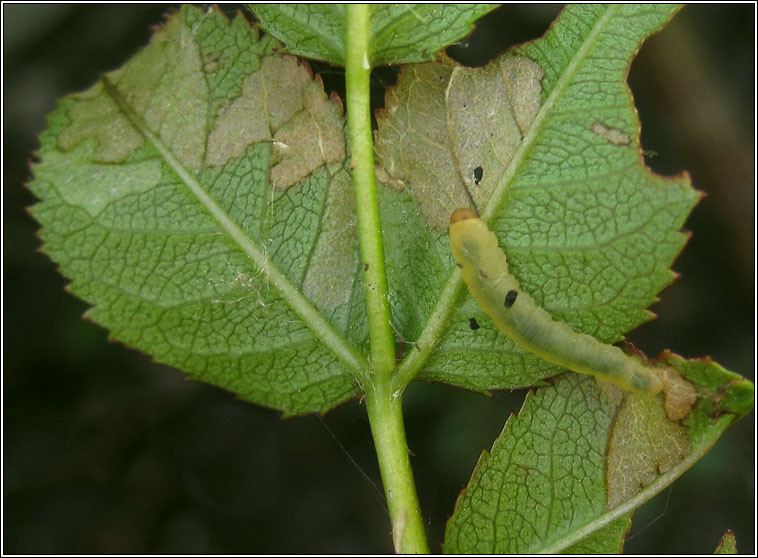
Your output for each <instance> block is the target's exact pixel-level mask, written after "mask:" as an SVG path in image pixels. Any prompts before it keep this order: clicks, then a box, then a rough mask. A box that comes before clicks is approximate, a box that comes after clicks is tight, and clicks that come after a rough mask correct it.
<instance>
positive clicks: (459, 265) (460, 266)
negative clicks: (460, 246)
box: [455, 263, 463, 269]
mask: <svg viewBox="0 0 758 558" xmlns="http://www.w3.org/2000/svg"><path fill="white" fill-rule="evenodd" d="M455 265H457V266H458V267H459V268H461V269H463V266H462V265H461V264H459V263H456V264H455Z"/></svg>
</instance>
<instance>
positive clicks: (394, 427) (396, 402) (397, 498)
mask: <svg viewBox="0 0 758 558" xmlns="http://www.w3.org/2000/svg"><path fill="white" fill-rule="evenodd" d="M402 407H403V398H402V396H399V397H394V396H393V395H392V390H391V389H390V385H389V383H388V382H386V383H385V382H383V383H381V385H378V383H377V385H374V386H371V387H369V389H367V390H366V411H367V412H368V418H369V422H370V423H371V433H372V434H373V436H374V445H375V446H376V455H377V458H378V460H379V469H380V470H381V472H382V483H383V484H384V493H385V495H386V497H387V509H388V510H389V513H390V519H391V520H392V542H393V544H394V545H395V552H396V553H398V554H429V546H428V545H427V542H426V532H425V531H424V522H423V520H422V518H421V508H420V507H419V504H418V497H417V496H416V485H415V484H414V481H413V471H412V469H411V463H410V460H409V459H408V446H407V444H406V440H405V428H404V426H403V409H402Z"/></svg>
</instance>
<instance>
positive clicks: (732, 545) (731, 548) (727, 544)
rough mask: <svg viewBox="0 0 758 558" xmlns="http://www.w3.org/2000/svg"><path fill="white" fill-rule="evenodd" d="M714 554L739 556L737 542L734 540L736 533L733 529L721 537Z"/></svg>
mask: <svg viewBox="0 0 758 558" xmlns="http://www.w3.org/2000/svg"><path fill="white" fill-rule="evenodd" d="M713 553H714V554H737V540H736V539H735V538H734V533H732V530H731V529H727V530H726V533H724V535H723V536H722V537H721V540H720V541H719V544H718V546H717V547H716V550H714V551H713Z"/></svg>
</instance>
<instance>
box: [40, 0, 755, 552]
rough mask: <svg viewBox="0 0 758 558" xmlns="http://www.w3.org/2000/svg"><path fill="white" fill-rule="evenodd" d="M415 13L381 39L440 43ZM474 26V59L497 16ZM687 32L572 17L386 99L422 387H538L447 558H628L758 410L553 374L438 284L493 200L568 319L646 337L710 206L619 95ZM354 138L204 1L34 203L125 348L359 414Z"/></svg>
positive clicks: (67, 108)
mask: <svg viewBox="0 0 758 558" xmlns="http://www.w3.org/2000/svg"><path fill="white" fill-rule="evenodd" d="M289 9H293V10H295V11H297V12H298V13H299V14H300V15H302V13H303V12H302V11H300V10H305V9H306V8H302V7H296V8H293V7H289V8H288V7H286V6H280V7H270V5H269V7H260V6H258V7H255V8H254V10H255V13H256V15H258V16H259V17H260V18H261V19H262V21H263V22H264V23H266V21H267V19H266V15H265V13H264V12H265V11H266V10H279V12H277V14H278V15H281V13H284V11H286V10H289ZM307 9H310V10H315V11H316V12H319V14H321V15H320V16H319V17H325V16H324V14H326V13H327V12H330V11H331V12H333V11H334V10H336V11H337V12H339V13H342V12H340V10H342V9H343V8H341V7H336V6H334V7H332V6H329V7H311V8H307ZM392 9H396V8H390V7H387V8H381V7H379V8H377V9H376V10H377V12H376V13H375V14H374V15H375V16H376V17H377V20H376V21H382V20H381V18H380V17H379V16H381V15H382V13H383V12H381V10H388V11H387V14H390V15H392V14H395V12H391V10H392ZM397 9H398V10H400V11H399V12H397V14H401V15H402V14H404V15H406V16H412V17H411V18H410V19H407V18H402V17H401V18H398V19H396V20H393V21H394V23H393V25H396V26H397V27H392V26H391V25H389V24H388V26H387V28H388V29H400V30H405V31H406V32H407V31H408V29H412V28H413V27H412V25H411V23H409V22H411V21H417V22H418V21H425V22H426V23H427V24H428V21H429V20H430V19H431V20H433V21H435V22H436V21H437V20H436V19H434V17H433V15H431V14H433V12H434V9H433V8H426V7H423V8H414V9H413V10H407V9H404V10H403V9H400V8H397ZM445 9H448V10H452V9H453V8H445ZM455 9H456V10H458V11H459V15H460V14H463V15H460V18H459V19H458V20H457V21H458V22H459V25H457V27H456V33H457V35H456V38H457V37H460V36H462V34H463V32H462V31H461V30H462V29H465V30H468V29H469V28H470V25H471V22H472V21H473V19H475V15H476V14H479V13H483V12H484V11H487V10H488V9H490V8H489V7H487V10H485V9H484V8H476V9H473V8H472V9H468V8H455ZM424 10H430V11H424ZM675 11H676V8H675V7H671V6H661V5H648V6H646V7H642V8H640V7H635V6H631V5H611V6H605V5H582V6H573V7H570V8H568V9H567V10H565V11H564V13H563V15H562V16H561V18H560V19H559V20H558V21H557V22H556V23H555V24H554V26H553V27H552V28H551V30H550V31H549V32H548V33H547V34H546V35H545V37H543V38H542V39H540V40H537V41H534V42H531V43H527V44H525V45H522V46H520V47H518V48H516V49H514V50H512V51H510V52H508V53H506V54H504V55H503V56H501V57H500V58H499V59H497V60H495V61H493V62H492V63H490V64H489V65H488V66H485V67H484V68H477V69H470V68H464V67H461V66H458V65H457V64H455V63H454V62H452V61H451V60H449V59H446V58H444V57H440V58H438V59H437V60H436V61H435V62H429V63H425V64H416V65H409V66H407V67H406V68H404V69H403V71H402V73H401V75H400V78H399V81H398V83H397V85H396V86H394V87H393V88H392V89H391V90H390V91H389V92H388V94H387V102H386V104H385V108H384V109H383V111H382V113H381V114H380V115H379V117H378V123H379V130H378V131H377V133H376V153H377V163H378V165H379V167H378V176H379V178H380V179H381V181H382V183H383V186H382V187H381V188H380V192H379V203H380V210H381V215H382V224H383V229H384V230H383V233H384V241H385V253H386V266H387V275H388V281H389V284H390V291H389V297H390V304H391V307H392V316H393V329H394V331H395V332H396V335H397V342H398V348H399V353H400V355H401V356H405V357H406V359H409V358H410V357H411V356H413V354H414V351H417V349H418V347H417V346H416V341H417V340H419V339H427V340H429V341H428V342H429V343H430V345H431V347H432V350H431V351H430V357H429V358H428V360H426V361H425V362H424V363H423V366H421V367H420V370H419V374H418V377H419V378H421V379H426V380H436V381H443V382H446V383H450V384H452V385H456V386H459V387H463V388H466V389H470V390H475V391H483V392H485V391H488V390H492V389H504V388H524V387H529V386H545V387H544V388H541V389H539V390H538V391H537V392H536V393H534V394H531V395H529V396H528V397H527V399H526V401H525V403H524V407H523V409H522V410H521V412H520V413H519V415H518V417H514V418H511V419H510V420H509V421H508V423H507V424H506V426H505V428H504V431H503V435H502V436H501V438H500V439H499V440H498V441H497V442H496V443H495V445H494V446H493V449H492V452H491V453H490V454H484V455H483V456H482V458H481V460H480V463H479V465H478V466H477V469H476V471H475V473H474V477H473V479H472V483H471V484H470V485H469V487H468V488H467V489H466V491H465V492H464V494H463V495H462V497H461V499H460V500H459V502H458V504H457V506H456V511H455V513H454V515H453V517H452V518H451V520H450V523H449V524H448V530H447V536H446V542H445V550H446V551H450V552H483V553H484V552H486V553H490V552H513V553H515V552H537V551H554V552H558V551H562V552H577V553H597V552H618V551H620V549H621V547H622V544H623V537H624V535H625V533H626V532H627V530H628V528H629V525H630V521H631V513H632V512H633V510H634V509H635V508H636V507H637V506H638V505H640V504H641V503H642V502H644V501H645V500H646V499H648V498H649V497H651V496H652V495H653V494H655V493H656V492H657V491H659V490H660V489H662V488H663V486H665V485H666V484H667V483H669V482H671V481H672V480H673V479H674V478H675V477H676V476H678V475H680V474H681V473H682V471H683V470H684V469H686V467H688V466H689V464H691V462H693V460H694V459H696V458H697V457H698V456H700V455H702V453H704V452H705V451H707V448H709V447H710V445H712V443H713V442H714V441H715V439H716V438H717V437H718V434H719V433H720V432H721V431H723V429H724V428H725V427H726V426H727V425H728V424H729V423H730V422H732V421H733V419H734V418H735V417H739V416H742V415H744V414H746V413H747V412H749V411H750V410H752V407H753V399H752V384H750V382H747V381H746V380H744V379H742V378H740V377H739V376H736V375H735V374H732V373H730V372H728V371H725V370H723V369H722V368H720V367H719V366H718V365H717V364H715V363H713V362H711V361H709V360H707V359H704V360H693V361H687V360H685V359H682V358H681V357H678V356H676V355H674V354H671V353H665V354H664V355H662V356H661V357H659V358H658V359H657V360H656V361H654V362H652V361H651V362H650V365H651V366H654V367H655V368H656V369H659V370H660V371H661V373H663V372H664V371H667V372H666V373H670V374H672V375H673V377H675V378H677V380H676V381H677V382H679V384H677V385H683V386H685V387H686V389H684V393H685V395H683V396H681V397H680V398H679V399H677V398H676V397H675V396H674V395H672V394H673V393H674V388H673V387H671V388H670V389H669V387H668V385H669V384H667V390H666V393H665V394H659V395H646V396H639V395H630V394H627V393H622V392H620V391H619V390H617V389H616V388H613V387H612V386H607V385H604V384H602V383H598V382H597V381H596V380H595V379H594V378H591V377H587V376H578V375H576V374H573V373H568V374H566V375H562V376H558V375H560V374H561V373H563V372H564V371H563V370H561V369H559V368H556V367H555V366H553V365H550V364H548V363H546V362H544V361H542V360H540V359H538V358H537V357H535V356H533V355H531V354H529V353H527V352H524V351H523V350H521V349H520V348H519V347H517V346H515V345H514V344H513V343H512V342H511V341H510V340H509V339H506V338H505V337H504V336H503V335H502V334H500V333H499V332H498V331H497V330H496V329H495V327H494V326H493V325H492V323H491V322H490V320H489V318H488V317H487V316H486V315H484V314H483V313H482V312H481V311H480V310H479V309H478V308H477V307H476V305H475V304H474V303H473V301H472V300H471V299H470V298H469V297H468V295H466V296H462V297H459V299H455V297H454V295H453V294H450V293H454V292H456V291H455V290H454V289H453V290H448V289H445V288H444V287H445V285H446V284H449V283H450V282H451V281H455V280H456V274H457V271H456V269H455V266H454V262H453V260H452V257H451V255H450V252H449V244H448V242H447V234H446V223H447V219H448V217H449V215H450V213H452V211H453V210H454V209H455V208H456V207H459V206H470V205H472V203H475V204H476V206H477V208H478V209H479V210H480V212H481V214H482V216H483V217H484V218H485V219H486V220H487V221H488V224H489V226H490V228H491V229H492V230H493V231H494V232H495V233H496V235H497V237H498V240H499V242H500V246H501V248H503V250H504V251H505V253H506V255H507V258H508V261H509V265H510V268H511V272H512V273H513V274H514V275H515V276H516V277H517V278H518V279H519V282H520V284H521V287H522V288H523V289H524V290H526V291H527V292H529V293H530V294H531V295H532V297H533V298H534V299H535V301H536V302H537V303H538V304H540V305H541V306H542V307H544V308H545V309H546V310H547V311H549V312H550V313H551V314H553V316H554V317H555V318H556V319H558V320H562V321H565V322H567V323H569V324H570V325H571V326H572V327H573V328H575V329H576V330H578V331H581V332H583V333H588V334H590V335H594V336H595V337H597V338H598V339H600V340H602V341H604V342H609V343H612V342H616V341H618V340H620V339H621V338H622V336H623V334H624V333H625V332H627V331H628V330H630V329H631V328H633V327H636V326H637V325H639V324H640V323H642V322H644V321H645V320H647V319H649V317H650V313H649V312H648V311H647V308H648V306H649V305H650V304H651V303H653V302H654V301H655V300H656V296H657V294H658V293H659V292H660V291H661V290H662V289H663V288H664V287H665V286H667V285H668V284H669V283H670V282H671V281H672V279H673V274H672V272H671V271H670V267H671V264H672V262H673V260H674V258H675V257H676V255H677V254H678V252H679V251H680V250H681V249H682V247H683V245H684V243H685V241H686V236H685V235H684V234H682V233H681V232H680V228H681V226H682V224H683V223H684V220H685V219H686V217H687V215H688V213H689V211H690V210H691V208H692V207H693V206H694V204H695V203H696V202H697V200H698V199H699V194H698V193H697V192H696V191H694V190H693V189H692V188H691V186H690V184H689V179H688V178H687V177H686V176H684V175H683V176H680V177H676V178H673V179H664V178H662V177H658V176H655V175H653V174H652V173H651V172H650V171H649V170H648V169H647V168H646V167H645V165H644V161H643V159H642V155H641V151H640V145H639V126H640V125H639V121H638V119H637V116H636V113H635V109H634V106H633V102H632V99H631V95H630V92H629V90H628V88H627V86H626V84H625V78H626V74H627V71H628V68H629V64H630V62H631V59H632V57H633V56H634V54H635V53H636V51H637V50H638V48H639V46H640V44H641V42H642V41H643V40H644V39H645V37H647V36H648V35H649V34H651V33H653V32H655V31H656V30H658V29H659V28H660V27H661V26H662V25H663V24H664V23H665V22H666V21H667V20H668V19H669V18H670V17H671V16H672V14H673V13H674V12H675ZM280 12H281V13H280ZM322 12H323V13H322ZM337 12H335V13H337ZM270 13H273V12H269V14H270ZM314 13H315V12H314ZM450 13H453V12H448V14H450ZM397 14H395V15H397ZM338 15H339V14H338ZM385 15H386V14H385ZM416 16H420V17H421V19H418V18H417V17H416ZM390 19H391V18H390ZM443 21H444V20H443ZM332 23H333V24H335V25H338V26H339V25H344V21H342V20H339V18H338V19H337V21H336V22H332ZM404 26H405V27H404ZM430 35H433V34H430ZM340 36H342V35H340ZM382 36H383V37H385V39H382V40H383V41H384V42H381V41H379V42H377V45H379V46H382V48H384V50H381V49H379V48H378V46H377V49H376V50H375V53H378V52H386V53H390V54H384V55H382V56H379V55H377V58H376V59H375V60H374V61H373V62H374V63H383V62H395V63H397V62H399V61H403V60H404V58H403V56H409V52H410V51H411V50H412V49H406V50H403V47H402V44H401V43H393V40H391V38H390V37H391V36H392V34H388V35H382ZM399 36H400V35H399ZM446 37H447V36H446ZM430 40H431V39H430ZM436 40H437V42H438V43H439V44H442V43H444V42H445V41H450V40H452V39H450V38H449V37H447V38H444V40H443V39H440V38H439V37H437V39H436ZM432 44H435V45H437V46H435V50H436V49H437V48H439V45H438V44H437V43H434V42H430V43H428V44H427V43H424V45H425V46H424V47H423V48H422V49H420V50H418V51H417V52H416V53H415V55H418V56H421V55H422V54H423V56H421V57H420V58H418V60H428V59H429V56H428V54H429V52H427V51H425V50H424V49H427V48H431V46H429V45H432ZM398 45H400V46H398ZM290 46H291V45H290ZM317 46H318V45H317ZM443 46H444V45H443ZM390 47H392V48H398V49H400V50H399V51H397V52H394V53H393V51H392V50H391V48H390ZM319 48H321V47H320V46H319ZM293 50H295V49H293ZM401 51H402V52H401ZM421 51H423V52H421ZM298 52H299V51H298ZM335 52H337V53H339V49H337V50H335ZM419 52H421V54H419ZM431 52H433V51H431ZM301 54H305V55H309V54H308V53H307V52H302V53H301ZM310 55H311V56H314V57H316V58H323V59H326V60H330V61H332V62H336V63H338V62H339V56H338V54H334V55H333V54H328V53H327V54H323V55H321V54H319V55H316V54H310ZM331 56H335V57H336V58H334V59H332V58H330V57H331ZM343 130H344V115H343V112H342V107H341V104H340V102H339V100H338V99H336V98H327V96H326V95H325V94H324V92H323V88H322V86H321V82H320V80H319V79H318V78H316V79H314V78H313V76H312V75H311V74H310V71H309V69H308V67H307V66H306V65H304V64H301V63H298V61H297V60H296V59H295V58H293V57H291V56H288V55H286V54H282V45H281V44H280V43H278V42H277V41H276V40H275V39H273V38H272V37H270V36H268V35H264V36H260V35H259V33H258V31H257V29H256V28H254V27H250V26H249V24H248V23H247V22H246V21H245V20H244V19H243V18H242V17H241V16H238V17H237V18H235V19H234V20H232V21H231V22H230V21H228V20H227V19H226V18H225V17H224V16H223V15H221V14H220V13H219V12H218V11H217V10H210V11H208V12H202V11H200V10H198V9H196V8H193V7H187V6H185V7H183V8H182V9H181V11H180V12H179V13H178V14H176V15H175V16H172V17H171V18H170V19H169V20H168V21H167V23H166V24H165V26H163V27H162V28H161V29H159V30H158V31H157V32H156V34H155V36H154V38H153V40H152V41H151V44H150V45H149V46H148V47H146V48H145V49H144V50H143V51H142V52H140V53H139V54H138V55H136V56H135V57H134V58H133V59H132V60H130V61H129V62H128V63H127V64H126V65H125V66H124V67H123V68H121V69H119V70H117V71H115V72H112V73H110V74H107V75H106V76H104V78H103V80H102V81H101V82H99V83H98V84H96V85H94V86H93V87H92V88H91V89H90V90H88V91H86V92H84V93H81V94H78V95H72V96H69V97H67V98H64V99H63V100H61V101H60V103H59V106H58V107H57V109H56V110H55V111H54V112H53V113H52V114H51V115H50V117H49V121H48V128H47V130H46V131H45V132H44V133H43V134H42V136H41V138H40V139H41V148H40V150H39V152H38V157H39V160H40V162H39V163H38V164H35V165H34V174H35V179H34V181H33V182H32V183H31V184H30V186H29V187H30V189H31V190H32V191H33V192H34V193H35V194H36V195H37V196H38V197H39V198H40V199H41V200H42V201H41V202H40V203H39V204H37V205H35V206H34V207H33V208H32V209H31V211H32V213H33V215H34V216H35V218H37V220H38V221H39V222H40V223H41V224H42V229H41V230H40V237H41V238H42V240H43V241H44V246H43V250H44V251H45V253H47V254H48V255H49V256H50V257H51V258H52V259H54V260H55V261H56V262H58V264H59V265H60V269H61V272H62V273H63V274H64V275H65V276H66V277H68V278H69V279H70V280H71V283H70V285H69V289H70V290H71V291H72V292H73V293H74V294H76V295H77V296H79V297H81V298H82V299H84V300H86V301H87V302H88V303H89V304H90V305H91V308H90V310H89V311H88V313H87V315H88V316H89V317H90V318H91V319H93V320H94V321H96V322H97V323H99V324H101V325H103V326H104V327H106V328H107V329H108V330H109V331H110V334H111V336H112V337H113V338H114V339H116V340H118V341H120V342H123V343H125V344H127V345H129V346H132V347H135V348H138V349H140V350H142V351H144V352H146V353H147V354H149V355H151V356H152V357H153V358H155V359H156V360H157V361H160V362H163V363H166V364H169V365H172V366H175V367H176V368H179V369H181V370H183V371H185V372H186V373H188V374H189V375H190V377H192V378H194V379H198V380H202V381H205V382H209V383H212V384H215V385H218V386H221V387H223V388H225V389H228V390H230V391H232V392H234V393H236V394H237V395H239V396H240V397H242V398H245V399H247V400H250V401H253V402H256V403H258V404H261V405H266V406H269V407H272V408H275V409H279V410H281V411H283V412H284V413H285V414H287V415H290V414H304V413H310V412H325V411H327V410H329V409H331V408H333V407H335V406H337V405H339V404H341V403H344V402H345V401H347V400H349V399H350V398H352V397H355V396H356V395H357V394H359V392H360V387H359V385H358V383H357V381H356V377H360V376H359V371H361V370H365V369H367V368H368V366H367V357H366V356H365V352H366V350H367V347H368V325H367V320H366V310H365V304H364V300H363V286H362V284H361V281H360V279H361V272H362V267H363V263H362V262H361V259H360V255H359V250H358V244H357V234H356V222H355V210H354V207H355V203H356V201H355V200H354V199H353V194H352V188H351V177H350V174H349V160H347V153H346V151H347V150H346V141H345V136H344V132H343ZM358 203H360V200H359V201H358ZM441 293H443V294H441ZM444 293H448V294H444ZM445 296H449V297H450V298H449V299H448V300H445ZM445 309H449V313H448V314H444V312H447V311H448V310H445ZM441 313H442V314H441ZM440 316H441V317H440ZM473 324H476V325H477V326H480V327H474V326H473ZM551 377H556V379H554V380H552V381H551V380H550V378H551ZM672 381H673V380H672ZM671 385H672V386H673V385H674V384H673V383H672V384H671ZM688 390H689V391H688ZM690 392H692V393H695V394H696V396H697V402H696V403H694V404H693V403H691V402H690V400H689V399H687V393H690ZM673 416H675V417H676V418H672V417H673ZM651 432H652V433H653V434H651Z"/></svg>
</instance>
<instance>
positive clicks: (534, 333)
mask: <svg viewBox="0 0 758 558" xmlns="http://www.w3.org/2000/svg"><path fill="white" fill-rule="evenodd" d="M450 247H451V248H452V251H453V255H454V256H455V259H456V261H457V262H458V266H459V267H460V268H461V276H462V277H463V280H464V282H465V283H466V285H467V286H468V290H469V292H470V293H471V296H472V297H474V300H475V301H476V303H477V304H478V305H479V308H481V309H482V311H484V313H485V314H487V315H488V316H489V317H490V318H491V319H492V321H493V322H494V323H495V325H496V326H497V328H498V329H499V330H500V331H502V332H503V333H504V334H505V335H507V336H508V337H510V338H511V339H512V340H513V341H514V342H515V343H516V344H517V345H519V346H521V347H522V348H524V349H526V350H527V351H529V352H531V353H534V354H535V355H537V356H539V357H540V358H543V359H545V360H546V361H548V362H551V363H553V364H557V365H559V366H563V367H564V368H568V369H569V370H573V371H574V372H581V373H584V374H592V375H594V376H596V377H598V378H600V379H603V380H606V381H609V382H613V383H614V384H616V385H617V386H619V387H621V388H623V389H626V390H631V391H640V392H647V393H658V392H659V391H661V389H662V384H661V382H660V380H659V379H658V377H657V376H656V375H655V374H654V373H653V371H652V370H650V369H649V368H647V367H645V366H644V365H643V364H642V363H641V362H639V361H637V360H636V359H635V358H633V357H630V356H628V355H626V354H624V352H623V351H622V350H621V349H619V348H618V347H614V346H613V345H606V344H604V343H601V342H600V341H598V340H597V339H595V338H594V337H592V336H590V335H586V334H584V333H578V332H576V331H574V330H573V329H571V328H570V327H569V326H568V325H567V324H565V323H562V322H556V321H555V320H553V319H552V318H551V317H550V314H548V313H547V312H546V311H545V310H543V309H542V308H540V307H538V306H537V305H536V304H535V302H534V300H533V299H532V297H531V296H529V294H528V293H525V292H524V291H522V290H520V288H519V284H518V281H517V280H516V278H515V277H513V275H511V274H510V273H509V272H508V263H507V262H506V259H505V253H504V252H503V251H502V250H501V249H500V248H499V247H498V245H497V238H496V237H495V234H494V233H492V232H491V231H490V230H489V229H488V228H487V225H485V224H484V222H482V221H481V220H480V219H479V218H478V217H477V216H476V213H474V212H473V211H472V210H470V209H457V210H456V211H455V212H454V213H453V215H452V216H451V217H450Z"/></svg>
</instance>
